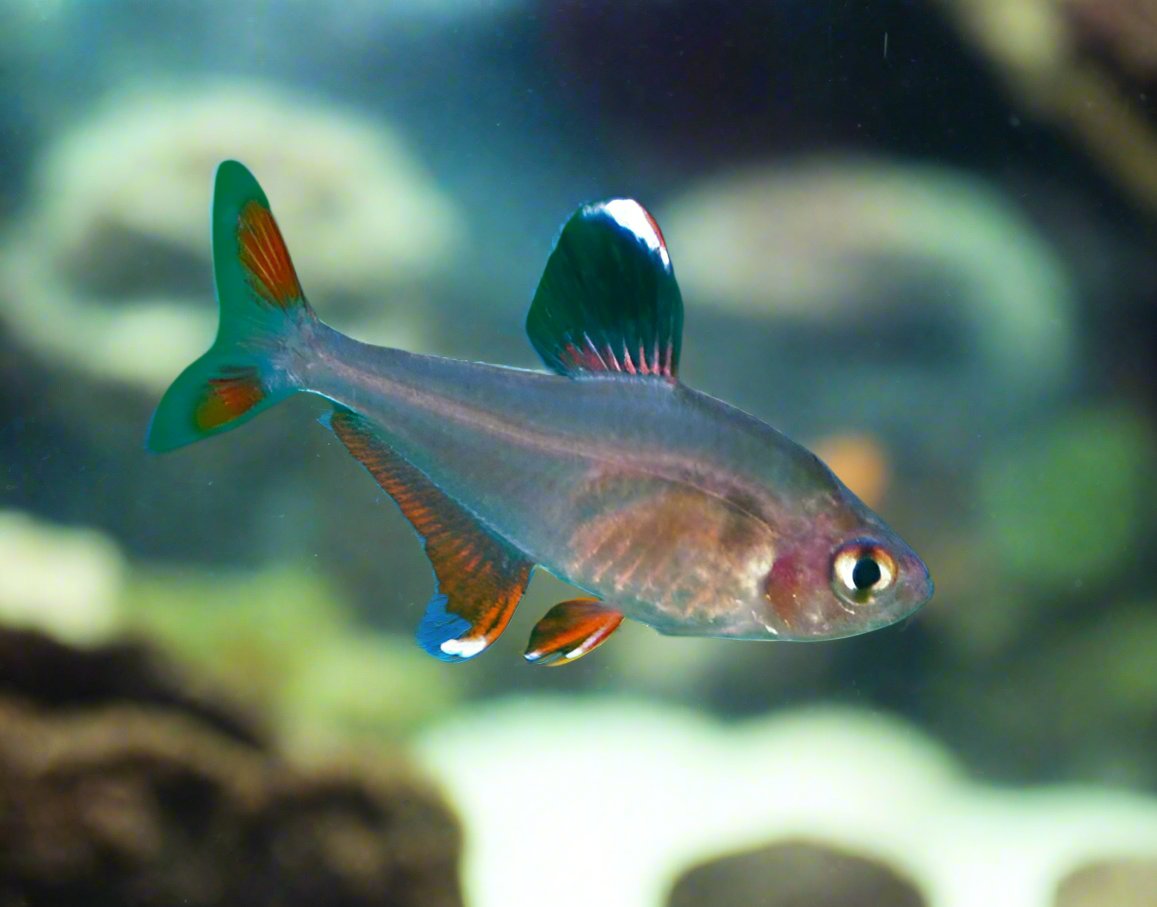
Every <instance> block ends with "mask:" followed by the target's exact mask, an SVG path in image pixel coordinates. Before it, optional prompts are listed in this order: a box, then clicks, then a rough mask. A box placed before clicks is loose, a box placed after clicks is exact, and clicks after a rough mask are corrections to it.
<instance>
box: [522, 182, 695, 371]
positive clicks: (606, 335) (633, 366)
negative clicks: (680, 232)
mask: <svg viewBox="0 0 1157 907" xmlns="http://www.w3.org/2000/svg"><path fill="white" fill-rule="evenodd" d="M526 332H527V334H529V335H530V342H531V343H532V344H534V348H535V349H536V350H537V351H538V355H539V356H541V357H542V360H543V362H545V363H546V365H547V366H548V367H549V368H551V369H553V370H554V371H556V372H558V373H559V374H562V375H572V376H581V375H584V374H586V375H591V374H597V373H606V372H620V373H625V374H630V375H647V376H657V377H660V378H666V379H668V380H674V378H675V376H676V373H677V372H678V368H679V347H680V345H681V342H682V333H683V297H682V296H681V295H680V293H679V284H678V283H676V281H675V271H674V270H673V269H672V267H671V257H670V255H668V254H667V244H666V242H665V241H664V239H663V234H662V233H661V232H660V230H659V225H658V224H657V223H655V219H654V218H653V217H651V215H650V214H649V213H647V210H646V209H645V208H644V207H643V206H642V205H640V204H639V203H638V202H637V201H634V200H633V199H629V198H616V199H611V200H610V201H605V202H599V203H597V204H594V205H586V206H584V207H582V208H580V209H579V210H578V211H576V212H575V213H574V215H572V216H571V219H570V220H569V221H567V223H566V226H564V227H563V228H562V233H560V234H559V237H558V241H557V242H556V243H555V246H554V251H552V252H551V253H550V258H549V259H548V260H547V262H546V269H545V270H544V271H543V274H542V280H541V281H539V284H538V290H537V291H536V292H535V294H534V302H533V303H532V304H531V306H530V313H529V314H528V315H527V317H526Z"/></svg>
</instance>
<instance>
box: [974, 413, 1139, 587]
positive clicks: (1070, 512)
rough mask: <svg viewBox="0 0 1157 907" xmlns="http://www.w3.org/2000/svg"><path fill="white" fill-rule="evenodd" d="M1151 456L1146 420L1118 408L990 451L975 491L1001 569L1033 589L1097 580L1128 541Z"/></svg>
mask: <svg viewBox="0 0 1157 907" xmlns="http://www.w3.org/2000/svg"><path fill="white" fill-rule="evenodd" d="M1153 460H1154V439H1153V431H1152V427H1151V426H1150V425H1149V424H1148V423H1147V422H1146V421H1145V420H1144V419H1143V418H1142V417H1141V416H1140V415H1138V414H1136V413H1132V412H1129V411H1127V410H1106V411H1084V412H1078V413H1076V414H1074V415H1071V416H1068V417H1066V418H1064V419H1062V420H1060V421H1058V422H1056V423H1053V424H1051V425H1049V426H1047V427H1045V428H1043V429H1040V430H1037V431H1030V432H1028V433H1026V434H1025V435H1023V436H1021V438H1020V439H1019V440H1018V441H1017V442H1015V443H1014V444H1013V445H1011V446H1008V447H1004V448H1002V449H1000V450H998V451H997V452H996V453H995V454H993V456H992V457H991V458H990V459H989V460H988V461H987V462H986V463H985V464H984V465H983V466H982V469H981V473H980V487H979V498H980V509H981V512H982V514H983V518H984V520H985V521H986V524H987V525H986V527H985V528H986V530H987V535H988V538H989V541H990V542H991V543H992V545H993V549H994V550H995V551H996V552H997V553H998V556H999V558H1000V559H1001V562H1002V564H1003V566H1004V568H1005V572H1006V573H1007V574H1009V575H1010V576H1012V577H1015V578H1016V579H1018V580H1022V581H1024V582H1027V583H1031V584H1034V585H1036V586H1038V588H1040V589H1042V591H1043V590H1050V591H1059V590H1064V589H1069V588H1072V587H1073V586H1074V585H1076V584H1080V583H1091V582H1099V581H1101V580H1103V579H1105V578H1106V577H1107V576H1108V575H1109V574H1110V573H1112V571H1114V570H1115V569H1117V568H1119V567H1120V566H1121V564H1122V563H1123V562H1126V561H1127V560H1128V558H1129V557H1130V556H1131V554H1132V552H1133V551H1134V550H1135V549H1136V548H1137V544H1138V541H1139V537H1140V535H1141V530H1142V526H1143V522H1144V519H1145V512H1146V508H1147V505H1148V496H1147V493H1146V491H1147V487H1148V484H1149V479H1150V473H1151V471H1152V463H1153Z"/></svg>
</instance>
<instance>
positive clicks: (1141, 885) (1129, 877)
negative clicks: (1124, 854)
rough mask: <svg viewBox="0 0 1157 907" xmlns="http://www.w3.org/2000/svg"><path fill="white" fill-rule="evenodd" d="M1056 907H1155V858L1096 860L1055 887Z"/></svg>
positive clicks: (1156, 856) (1156, 883) (1156, 886)
mask: <svg viewBox="0 0 1157 907" xmlns="http://www.w3.org/2000/svg"><path fill="white" fill-rule="evenodd" d="M1054 903H1055V904H1056V907H1105V905H1110V904H1111V905H1112V907H1157V855H1155V856H1152V857H1149V858H1148V859H1141V858H1131V859H1125V858H1122V859H1117V860H1099V861H1097V862H1095V863H1088V864H1086V865H1085V866H1081V867H1079V868H1078V869H1075V870H1073V871H1072V872H1071V873H1069V874H1068V875H1067V876H1065V878H1063V879H1062V880H1061V883H1060V884H1059V885H1058V886H1057V895H1056V900H1055V901H1054Z"/></svg>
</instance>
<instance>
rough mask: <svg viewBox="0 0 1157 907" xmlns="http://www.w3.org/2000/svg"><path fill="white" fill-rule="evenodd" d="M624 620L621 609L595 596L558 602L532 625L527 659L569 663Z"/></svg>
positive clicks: (539, 661)
mask: <svg viewBox="0 0 1157 907" xmlns="http://www.w3.org/2000/svg"><path fill="white" fill-rule="evenodd" d="M622 622H623V613H622V612H621V611H617V610H615V609H614V608H613V607H611V606H610V605H608V604H606V603H604V602H600V601H599V600H598V599H594V598H572V599H570V600H569V601H565V602H560V603H559V604H557V605H555V606H554V607H553V608H551V609H550V610H549V611H547V612H546V616H545V617H543V618H542V620H540V621H539V622H538V623H537V624H535V625H534V630H533V631H532V632H531V634H530V643H529V644H528V645H527V647H526V656H525V657H526V660H527V661H529V662H531V663H533V664H538V665H548V666H551V667H555V666H557V665H564V664H570V663H571V662H572V661H577V660H578V659H580V658H582V657H583V656H584V655H588V654H590V653H591V652H593V651H594V650H595V649H597V648H598V647H599V646H601V645H602V644H603V643H604V642H606V641H607V639H608V638H609V637H610V635H611V634H612V633H614V632H615V630H617V629H618V628H619V624H621V623H622Z"/></svg>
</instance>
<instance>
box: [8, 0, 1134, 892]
mask: <svg viewBox="0 0 1157 907" xmlns="http://www.w3.org/2000/svg"><path fill="white" fill-rule="evenodd" d="M0 74H2V77H0V237H2V238H0V905H2V907H17V905H19V907H34V905H74V904H85V905H108V907H119V905H132V907H137V905H140V907H152V905H176V904H182V905H193V907H216V905H227V904H228V905H232V904H246V905H271V907H272V905H285V907H295V905H306V904H310V905H313V904H330V905H351V907H352V905H383V907H385V905H389V907H394V905H423V907H443V905H444V907H452V905H467V907H499V905H502V907H506V905H523V904H534V903H542V902H550V903H552V904H555V905H559V907H571V905H575V907H577V905H588V904H599V905H605V907H662V905H672V907H691V905H698V904H707V905H711V907H732V905H741V904H742V905H770V907H778V905H798V904H808V905H818V907H827V905H833V907H836V905H838V907H856V905H873V907H889V905H918V904H927V905H936V907H964V905H974V904H985V905H993V907H1003V905H1007V907H1046V905H1058V907H1093V905H1122V907H1134V905H1154V904H1157V587H1155V585H1154V573H1153V570H1154V564H1155V563H1157V518H1155V512H1157V483H1155V481H1154V474H1155V470H1154V465H1155V462H1157V459H1155V451H1157V381H1155V378H1154V362H1155V358H1157V267H1155V264H1157V259H1155V255H1157V230H1155V227H1157V107H1155V93H1157V2H1155V0H878V2H869V0H864V2H846V0H762V2H755V0H637V2H631V3H619V2H611V0H588V2H574V0H491V2H483V0H473V2H472V0H380V2H371V0H347V2H342V3H336V2H333V3H329V2H326V3H323V2H306V0H265V2H259V0H240V2H230V3H225V2H221V0H204V2H201V0H198V2H194V0H174V2H166V3H150V2H145V0H101V2H87V0H0ZM227 157H235V158H238V159H240V160H242V161H244V162H245V163H246V164H247V165H249V167H250V168H252V170H253V171H254V173H255V174H256V175H257V176H258V178H259V179H260V180H261V181H262V183H263V185H264V187H265V189H266V191H267V192H268V194H269V197H270V198H271V200H272V202H273V206H274V210H275V212H276V214H277V216H278V218H279V221H280V223H281V225H282V228H283V229H284V231H285V233H286V236H287V240H288V243H289V246H290V248H291V250H293V253H294V257H295V259H296V262H297V265H298V271H299V273H300V275H301V278H302V282H303V284H304V286H305V287H306V290H307V292H308V293H309V295H310V297H311V299H312V300H313V302H314V304H315V306H316V307H317V309H318V311H319V313H320V315H321V317H323V318H324V319H325V320H327V321H329V322H330V323H332V324H334V325H335V326H337V327H339V328H340V329H342V330H345V331H347V332H350V333H353V334H355V335H356V336H358V337H360V338H362V339H366V340H370V341H373V342H377V343H386V344H392V345H400V346H404V347H406V348H409V349H413V350H418V351H425V352H431V353H439V354H443V355H450V356H456V357H461V358H468V359H482V360H486V361H490V362H501V363H507V364H512V365H517V366H525V367H535V366H537V364H538V363H537V360H536V358H535V356H534V354H533V352H532V350H531V347H530V344H529V343H528V341H527V339H526V337H525V335H524V333H523V319H524V317H525V313H526V309H527V307H528V304H529V301H530V298H531V296H532V294H533V291H534V288H535V286H536V284H537V281H538V278H539V275H540V274H541V270H542V267H543V265H544V263H545V261H546V256H547V254H548V253H549V251H550V248H551V243H552V239H553V237H554V236H555V234H556V231H557V230H558V228H559V226H560V225H561V223H562V222H563V220H564V219H565V218H566V217H567V216H568V215H569V213H570V212H571V211H572V210H573V209H574V208H575V207H576V206H577V205H579V204H581V203H583V202H587V201H591V200H594V199H598V198H603V197H608V196H613V195H630V196H634V197H636V198H639V199H640V200H641V201H643V203H644V204H646V205H647V206H648V207H649V208H650V209H651V210H652V211H653V212H654V213H655V215H656V217H657V219H658V220H659V222H660V223H661V224H662V225H663V228H664V231H665V233H666V235H667V239H668V242H669V246H670V249H671V254H672V257H673V260H674V262H675V267H676V271H677V273H678V274H679V276H680V279H681V283H682V286H683V292H684V298H685V300H686V305H687V313H686V314H687V325H686V332H685V340H684V354H683V368H682V377H683V378H684V379H685V380H686V381H688V382H689V383H691V384H693V385H695V386H697V387H699V388H701V389H703V390H705V391H707V392H709V393H712V394H714V395H716V396H719V397H722V398H724V399H726V400H729V401H732V402H734V403H736V404H738V405H739V406H741V407H743V408H745V409H747V410H749V411H750V412H753V413H755V414H756V415H758V416H760V417H761V418H763V419H765V420H767V421H769V422H771V423H772V424H773V425H775V426H776V427H778V428H780V429H781V430H783V431H785V432H787V433H788V434H789V435H791V436H792V437H794V438H796V439H798V440H800V441H802V442H804V443H806V444H808V445H809V446H811V447H813V448H814V449H815V450H817V451H818V452H820V454H821V455H822V456H823V457H824V458H825V459H826V460H827V461H828V462H829V463H830V465H832V467H833V468H834V469H835V470H836V472H837V473H839V474H840V475H841V476H842V477H843V478H844V479H845V481H847V482H848V484H849V485H851V487H852V488H853V489H854V490H856V491H858V492H859V493H860V494H861V495H862V496H863V497H864V498H865V499H866V500H867V501H868V502H869V503H871V504H872V505H873V506H875V507H876V509H878V510H879V511H880V512H881V513H882V514H883V515H884V516H885V518H886V519H887V520H888V522H889V523H890V524H891V525H892V526H894V527H895V528H896V529H897V530H898V531H899V532H900V533H901V534H902V535H904V536H905V538H907V539H908V540H910V541H911V542H912V543H913V545H914V546H915V547H916V548H917V550H919V551H920V552H921V554H922V555H923V556H924V558H925V560H926V561H927V562H928V564H929V566H930V568H931V570H932V573H933V575H934V577H935V578H936V582H937V594H936V597H935V598H934V599H933V601H932V602H931V603H930V604H929V605H928V606H927V607H926V608H925V609H924V610H923V611H922V612H921V613H919V614H918V615H917V616H916V617H915V618H913V619H911V620H909V621H907V622H905V623H904V624H903V625H900V626H896V627H892V628H890V629H887V630H883V631H880V632H876V633H872V634H869V635H866V636H862V637H859V638H854V639H848V640H844V641H839V642H832V643H822V644H806V645H805V644H786V643H785V644H762V643H753V642H752V643H743V642H733V641H718V640H708V639H673V638H665V637H660V636H659V635H657V634H655V633H653V632H652V631H650V630H648V629H646V628H644V627H642V626H639V625H631V626H627V627H625V628H624V629H623V630H622V631H621V632H620V633H619V634H618V635H617V636H616V638H615V639H614V640H612V642H611V644H609V645H607V646H606V647H605V648H603V649H600V650H599V651H598V652H597V653H595V654H594V655H592V656H590V657H589V658H587V659H585V660H583V661H581V662H579V663H578V664H575V665H574V666H570V667H567V668H565V669H563V670H560V671H544V670H541V669H538V668H534V667H531V666H529V665H527V664H525V663H524V662H523V659H522V657H521V654H522V649H523V646H524V645H525V641H526V638H527V635H528V633H529V630H530V628H531V626H532V625H533V624H534V622H535V621H536V620H537V619H538V617H540V616H541V615H542V614H543V613H544V612H545V611H546V609H547V608H548V607H549V606H550V605H552V604H554V603H555V602H556V601H559V600H560V598H561V596H562V594H563V593H564V592H565V589H564V588H563V587H562V586H561V584H559V583H557V582H556V581H554V580H551V579H550V578H549V577H547V576H545V575H544V574H542V573H540V574H539V575H538V576H537V577H536V579H535V581H534V583H533V584H532V586H531V590H530V592H529V594H528V596H527V598H526V599H525V600H524V602H523V604H522V606H521V607H520V608H519V610H518V612H517V613H516V616H515V618H514V620H513V622H512V624H511V626H510V627H509V629H508V630H507V632H506V633H505V635H504V636H503V637H502V639H501V640H500V641H499V642H498V643H497V644H496V645H494V646H493V647H492V648H491V649H490V650H489V651H488V652H487V653H486V654H485V655H483V656H482V657H481V658H479V659H477V660H476V661H473V662H470V663H467V664H464V665H445V664H442V663H439V662H436V661H434V660H433V659H430V658H428V657H427V656H426V655H425V654H423V653H422V652H421V651H420V650H419V649H418V648H417V646H416V645H415V644H414V642H413V631H414V628H415V626H416V625H417V622H418V620H419V618H420V616H421V614H422V611H423V609H424V606H425V604H426V601H427V599H428V598H429V596H430V594H431V588H432V587H431V574H430V568H429V566H428V564H427V562H426V560H425V558H424V557H423V554H422V551H421V548H420V545H419V543H418V542H417V540H416V539H415V537H414V536H413V534H412V532H411V530H410V528H409V527H408V525H407V524H406V523H405V522H404V520H403V519H402V517H401V516H400V514H399V513H398V512H397V511H396V509H395V508H394V506H393V504H392V503H391V502H390V501H389V500H388V499H387V498H386V497H385V495H384V494H383V493H382V492H381V491H380V490H379V489H378V487H377V486H376V485H375V484H374V483H373V481H372V480H371V479H370V478H369V477H368V476H367V475H366V474H365V473H364V471H363V470H362V469H361V468H360V467H359V465H358V464H357V463H356V462H354V461H353V460H352V459H351V458H350V457H348V456H347V455H346V454H345V452H344V451H343V450H342V449H341V448H340V446H339V445H338V444H337V442H336V441H335V440H334V439H333V438H332V437H331V436H330V435H329V434H328V433H327V432H325V431H324V430H322V429H321V428H320V427H319V426H317V425H316V423H315V422H314V421H313V420H314V418H315V417H316V416H317V415H319V414H320V412H321V411H322V409H323V407H322V406H321V405H320V404H319V402H318V401H317V400H315V399H294V400H292V401H290V402H289V403H288V404H287V405H285V406H280V407H277V408H276V409H275V410H273V411H271V412H270V413H268V414H267V415H264V416H262V417H261V418H260V419H257V420H256V421H254V422H253V423H251V424H250V425H248V426H246V427H245V428H244V429H243V430H242V431H240V432H238V433H236V434H230V435H229V436H228V437H222V438H219V439H215V440H212V441H209V442H207V443H205V444H199V445H196V446H194V447H191V448H187V449H184V450H181V451H179V452H177V453H174V454H172V455H169V456H165V457H153V456H150V455H147V454H146V453H145V452H144V450H143V445H142V440H143V436H144V431H145V427H146V425H147V423H148V419H149V416H150V413H151V411H152V409H153V407H154V406H155V404H156V402H157V400H158V399H159V395H160V393H161V392H162V390H163V389H164V388H165V387H166V386H167V384H168V383H169V381H171V380H172V378H173V377H174V376H175V375H176V374H177V373H178V372H179V371H180V370H181V369H182V368H183V367H184V366H185V364H186V363H187V362H189V361H190V360H191V359H192V358H193V357H194V356H195V355H198V354H199V353H200V352H201V351H203V350H204V349H205V348H206V347H207V345H208V343H209V341H210V340H211V338H212V335H213V331H214V325H215V321H216V306H215V302H214V298H213V291H212V283H211V273H210V259H209V252H210V249H209V241H208V226H209V225H208V212H209V204H210V193H211V183H212V175H213V170H214V167H215V166H216V164H217V163H218V161H220V160H221V159H223V158H227Z"/></svg>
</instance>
